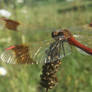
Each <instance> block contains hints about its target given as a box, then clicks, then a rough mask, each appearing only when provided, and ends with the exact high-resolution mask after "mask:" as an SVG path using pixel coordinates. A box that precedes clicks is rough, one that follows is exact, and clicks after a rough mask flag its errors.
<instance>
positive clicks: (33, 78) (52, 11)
mask: <svg viewBox="0 0 92 92" xmlns="http://www.w3.org/2000/svg"><path fill="white" fill-rule="evenodd" d="M0 9H5V10H7V11H9V12H10V13H11V16H10V17H9V18H10V19H14V20H17V21H19V22H20V23H21V25H20V27H19V29H18V30H19V32H14V31H11V30H8V29H6V28H2V27H1V26H0V53H2V52H3V51H4V49H5V48H7V47H9V46H11V45H14V44H21V43H27V44H29V45H30V49H31V50H30V52H31V54H33V53H34V52H35V51H36V50H37V49H38V48H39V47H40V46H42V47H44V50H45V47H46V45H45V46H44V44H41V43H42V42H40V41H44V40H50V39H52V38H51V35H50V33H51V30H53V29H57V28H61V27H62V28H63V27H64V28H65V27H73V26H82V25H85V24H89V23H90V22H92V1H91V0H0ZM0 16H1V15H0ZM86 30H87V31H88V32H89V31H91V32H92V30H89V29H86ZM82 31H83V30H82ZM81 34H82V32H81ZM82 35H83V36H84V37H86V41H85V39H84V41H85V42H86V43H87V44H89V46H90V47H92V41H91V39H89V36H87V34H82ZM90 36H91V34H90ZM44 43H45V42H44ZM39 59H41V58H40V57H39ZM61 61H62V64H61V66H60V69H59V71H58V73H57V77H58V84H57V86H56V87H54V88H53V89H51V90H49V91H50V92H92V57H91V56H87V55H83V54H81V53H79V52H78V51H77V50H75V48H73V53H72V55H69V56H67V57H65V58H63V59H62V60H61ZM0 66H3V67H4V68H5V69H6V70H7V75H6V76H0V92H45V90H44V88H42V87H41V86H40V84H39V83H40V74H41V71H42V68H41V67H42V64H38V65H35V64H34V65H8V64H5V63H2V62H0Z"/></svg>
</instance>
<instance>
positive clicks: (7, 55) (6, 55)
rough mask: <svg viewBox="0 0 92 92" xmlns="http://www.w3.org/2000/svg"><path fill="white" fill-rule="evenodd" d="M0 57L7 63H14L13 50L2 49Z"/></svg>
mask: <svg viewBox="0 0 92 92" xmlns="http://www.w3.org/2000/svg"><path fill="white" fill-rule="evenodd" d="M0 59H1V61H2V62H4V63H8V64H16V57H15V55H14V52H13V51H11V50H9V51H4V52H3V53H2V54H1V56H0Z"/></svg>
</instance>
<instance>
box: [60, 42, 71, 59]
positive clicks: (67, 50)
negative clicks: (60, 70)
mask: <svg viewBox="0 0 92 92" xmlns="http://www.w3.org/2000/svg"><path fill="white" fill-rule="evenodd" d="M64 53H65V54H64ZM71 53H72V47H71V45H69V44H68V43H67V42H65V43H64V50H63V48H62V47H61V53H60V58H61V59H62V58H64V57H66V56H68V55H70V54H71Z"/></svg>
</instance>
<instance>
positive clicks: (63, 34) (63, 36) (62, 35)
mask: <svg viewBox="0 0 92 92" xmlns="http://www.w3.org/2000/svg"><path fill="white" fill-rule="evenodd" d="M70 37H72V34H71V32H70V31H69V30H68V29H59V30H56V31H53V32H52V38H54V39H55V40H62V41H67V40H68V39H69V38H70Z"/></svg>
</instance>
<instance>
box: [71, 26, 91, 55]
mask: <svg viewBox="0 0 92 92" xmlns="http://www.w3.org/2000/svg"><path fill="white" fill-rule="evenodd" d="M70 31H71V33H72V34H73V36H74V37H75V39H76V40H77V41H79V42H80V43H81V44H83V45H85V46H87V47H88V48H92V41H91V39H92V30H90V29H85V28H83V27H73V28H72V27H71V28H70ZM80 52H81V53H82V52H83V51H80ZM86 55H87V54H86Z"/></svg>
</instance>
